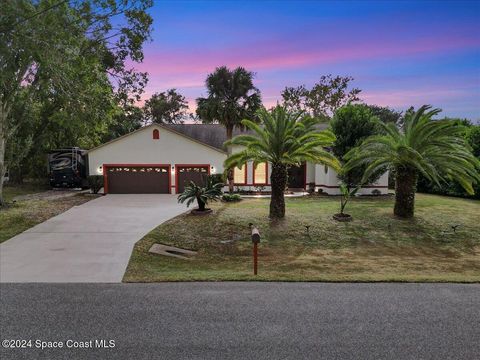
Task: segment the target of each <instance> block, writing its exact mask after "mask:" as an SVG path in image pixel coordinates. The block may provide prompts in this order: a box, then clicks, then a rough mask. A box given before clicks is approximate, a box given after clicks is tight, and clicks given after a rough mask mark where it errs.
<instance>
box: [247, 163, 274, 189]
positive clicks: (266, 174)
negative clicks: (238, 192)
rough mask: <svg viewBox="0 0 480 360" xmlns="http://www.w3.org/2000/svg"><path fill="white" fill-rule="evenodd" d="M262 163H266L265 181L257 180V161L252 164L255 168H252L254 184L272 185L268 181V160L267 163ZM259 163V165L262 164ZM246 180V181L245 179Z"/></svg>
mask: <svg viewBox="0 0 480 360" xmlns="http://www.w3.org/2000/svg"><path fill="white" fill-rule="evenodd" d="M260 164H265V182H264V183H256V182H255V169H256V166H255V163H253V164H252V166H253V170H252V174H253V185H254V186H255V185H265V186H266V185H270V184H269V183H268V162H265V163H260ZM260 164H259V165H260ZM245 182H246V181H245Z"/></svg>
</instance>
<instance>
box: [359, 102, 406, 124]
mask: <svg viewBox="0 0 480 360" xmlns="http://www.w3.org/2000/svg"><path fill="white" fill-rule="evenodd" d="M367 107H368V108H369V109H370V111H371V113H372V115H374V116H376V117H377V118H378V119H379V120H380V121H383V122H384V123H394V124H397V125H399V126H401V125H402V112H401V111H395V110H393V109H390V108H389V107H384V106H378V105H367Z"/></svg>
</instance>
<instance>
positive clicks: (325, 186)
mask: <svg viewBox="0 0 480 360" xmlns="http://www.w3.org/2000/svg"><path fill="white" fill-rule="evenodd" d="M319 189H321V190H322V191H323V192H324V193H327V194H329V195H339V194H340V189H339V180H338V178H337V172H336V171H335V170H333V169H332V168H328V170H327V173H325V166H324V165H319V164H317V165H315V190H316V191H318V190H319ZM373 191H375V192H376V191H380V194H381V195H386V194H388V172H386V173H385V174H383V175H382V176H381V177H380V178H379V179H378V181H377V182H375V183H374V184H369V185H365V186H364V187H362V188H361V189H360V190H359V191H358V194H359V195H373V194H372V192H373Z"/></svg>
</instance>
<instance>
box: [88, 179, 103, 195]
mask: <svg viewBox="0 0 480 360" xmlns="http://www.w3.org/2000/svg"><path fill="white" fill-rule="evenodd" d="M87 181H88V187H89V188H90V189H91V190H92V193H94V194H98V192H99V191H100V189H101V188H102V187H103V176H101V175H90V176H89V177H88V178H87Z"/></svg>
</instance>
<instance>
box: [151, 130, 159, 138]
mask: <svg viewBox="0 0 480 360" xmlns="http://www.w3.org/2000/svg"><path fill="white" fill-rule="evenodd" d="M152 137H153V140H158V139H160V131H158V129H153V131H152Z"/></svg>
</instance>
